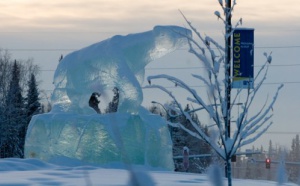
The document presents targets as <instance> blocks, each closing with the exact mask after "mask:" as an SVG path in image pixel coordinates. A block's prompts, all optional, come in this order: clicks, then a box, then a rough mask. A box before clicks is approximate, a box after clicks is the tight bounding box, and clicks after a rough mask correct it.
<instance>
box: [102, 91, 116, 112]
mask: <svg viewBox="0 0 300 186" xmlns="http://www.w3.org/2000/svg"><path fill="white" fill-rule="evenodd" d="M113 93H114V96H113V99H112V101H111V102H110V103H109V104H108V107H107V108H106V109H105V112H106V113H113V112H117V111H118V105H119V97H120V95H119V89H118V88H117V87H115V88H114V89H113Z"/></svg>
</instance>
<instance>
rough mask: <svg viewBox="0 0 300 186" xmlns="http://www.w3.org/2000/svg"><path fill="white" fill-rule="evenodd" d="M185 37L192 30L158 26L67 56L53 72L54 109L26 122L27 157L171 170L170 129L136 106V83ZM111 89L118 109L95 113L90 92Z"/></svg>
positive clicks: (138, 91) (138, 94) (139, 97)
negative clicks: (117, 97) (117, 96)
mask: <svg viewBox="0 0 300 186" xmlns="http://www.w3.org/2000/svg"><path fill="white" fill-rule="evenodd" d="M184 35H188V36H190V35H191V32H190V31H189V30H187V29H184V28H181V27H176V26H157V27H155V28H154V29H153V30H152V31H148V32H144V33H139V34H130V35H127V36H115V37H112V38H111V39H107V40H104V41H102V42H100V43H96V44H94V45H91V46H89V47H86V48H84V49H81V50H79V51H76V52H73V53H71V54H69V55H67V56H66V57H65V58H64V59H63V60H62V61H61V62H60V63H59V65H58V67H57V70H56V72H55V76H54V83H55V90H54V92H53V96H52V104H53V109H52V110H51V112H50V113H46V114H40V115H36V116H34V117H33V118H32V120H31V121H30V124H29V127H28V130H27V134H26V141H25V157H26V158H30V157H34V158H39V159H42V160H44V161H50V162H56V161H57V160H58V159H61V158H62V157H63V158H71V159H77V160H80V161H82V162H89V163H99V164H110V163H116V162H117V163H119V162H121V163H132V164H138V165H148V166H152V167H161V168H166V169H169V170H172V169H173V166H174V165H173V160H172V143H171V138H170V133H169V131H168V127H167V125H166V123H165V121H164V120H163V119H162V118H161V117H160V116H157V115H152V114H151V113H149V111H147V110H146V109H144V108H143V107H142V106H141V105H140V104H141V102H142V99H143V97H142V91H141V86H140V83H141V82H142V80H143V79H144V70H145V69H144V68H145V66H146V65H147V64H148V63H149V62H151V61H153V60H155V59H157V58H159V57H161V56H163V55H165V54H167V53H169V52H171V51H173V50H175V49H176V48H178V47H180V46H182V44H184V43H185V42H186V39H185V37H184ZM112 87H117V88H118V89H119V90H120V92H119V93H120V101H119V108H118V112H117V113H111V114H102V115H101V114H96V112H94V111H93V110H92V109H91V108H90V107H89V106H88V101H89V97H90V95H91V94H92V93H93V92H101V91H102V90H106V89H107V88H109V89H111V88H112ZM90 113H92V114H90ZM58 163H61V162H58Z"/></svg>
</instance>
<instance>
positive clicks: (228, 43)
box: [224, 0, 232, 186]
mask: <svg viewBox="0 0 300 186" xmlns="http://www.w3.org/2000/svg"><path fill="white" fill-rule="evenodd" d="M225 16H226V19H225V30H226V34H225V101H226V116H225V117H224V120H225V121H224V122H225V141H227V140H228V139H229V138H230V119H231V113H230V107H231V62H230V60H231V29H232V28H231V0H226V7H225ZM224 145H225V144H224ZM225 148H226V147H224V150H225V151H226V149H225ZM226 153H227V157H226V166H225V176H226V177H227V178H228V186H231V184H232V180H231V162H230V161H231V159H230V157H229V156H228V152H226Z"/></svg>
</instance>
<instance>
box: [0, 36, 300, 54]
mask: <svg viewBox="0 0 300 186" xmlns="http://www.w3.org/2000/svg"><path fill="white" fill-rule="evenodd" d="M0 33H1V32H0ZM254 48H257V49H272V48H274V49H275V48H281V49H289V48H300V45H290V46H255V47H254ZM7 50H9V51H19V52H20V51H23V52H27V51H35V52H47V51H50V52H51V51H75V50H79V49H75V48H45V49H40V48H10V49H7ZM177 50H188V49H187V48H180V49H177Z"/></svg>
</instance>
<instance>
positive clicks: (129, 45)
mask: <svg viewBox="0 0 300 186" xmlns="http://www.w3.org/2000/svg"><path fill="white" fill-rule="evenodd" d="M190 35H191V32H190V30H188V29H185V28H182V27H177V26H156V27H154V29H153V30H152V31H148V32H144V33H138V34H130V35H127V36H119V35H117V36H114V37H112V38H110V39H107V40H104V41H102V42H99V43H96V44H93V45H91V46H89V47H86V48H84V49H81V50H79V51H76V52H73V53H71V54H69V55H67V56H66V57H65V58H64V59H63V60H62V61H61V62H60V63H59V65H58V67H57V69H56V72H55V76H54V85H55V90H54V92H53V96H52V104H53V111H61V110H64V111H67V112H76V113H88V112H89V111H91V109H90V107H89V106H88V99H89V97H90V96H91V94H92V93H93V92H101V91H103V90H105V89H107V88H109V89H112V88H113V87H117V88H118V89H119V90H120V102H119V108H118V110H119V111H120V112H130V113H134V112H136V111H137V109H138V107H139V106H140V104H141V102H142V99H143V97H142V96H143V94H142V90H141V87H140V84H141V83H142V81H143V80H144V71H145V66H146V65H147V64H148V63H149V62H151V61H153V60H155V59H157V58H160V57H162V56H164V55H166V54H168V53H170V52H172V51H174V50H176V49H177V48H178V47H181V46H182V45H183V44H184V43H186V41H187V40H186V37H185V36H190Z"/></svg>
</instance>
